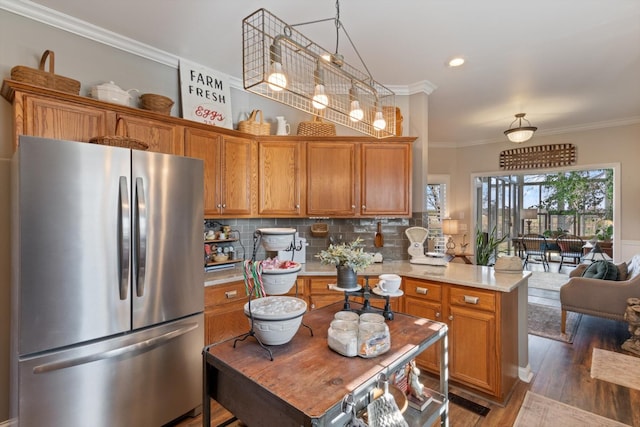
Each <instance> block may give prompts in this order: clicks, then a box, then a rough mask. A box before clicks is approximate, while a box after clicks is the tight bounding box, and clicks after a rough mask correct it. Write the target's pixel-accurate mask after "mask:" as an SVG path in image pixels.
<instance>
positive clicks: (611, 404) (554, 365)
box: [177, 293, 640, 427]
mask: <svg viewBox="0 0 640 427" xmlns="http://www.w3.org/2000/svg"><path fill="white" fill-rule="evenodd" d="M549 295H550V294H548V293H542V295H540V297H548V296H549ZM628 337H629V332H628V330H627V324H626V323H623V322H616V321H613V320H606V319H600V318H597V317H592V316H586V315H585V316H583V318H582V321H581V323H580V326H579V328H578V332H577V334H576V337H575V339H574V342H573V344H566V343H562V342H559V341H554V340H551V339H547V338H542V337H538V336H535V335H529V363H530V365H531V368H532V370H533V373H534V376H533V379H532V380H531V382H530V383H525V382H522V381H520V382H518V384H517V385H516V387H515V388H514V390H513V393H512V395H511V397H510V398H509V400H508V401H507V403H506V405H505V406H500V405H497V404H494V403H491V402H488V401H486V400H484V399H481V398H478V397H477V396H474V395H473V394H469V393H467V392H465V391H464V390H462V389H460V388H458V387H455V386H451V387H450V390H451V391H452V392H454V393H456V394H458V395H461V396H463V397H466V398H468V399H470V400H472V401H474V402H477V403H480V404H482V405H484V406H487V407H489V408H490V409H491V411H490V412H489V413H488V414H487V416H485V417H482V416H479V415H477V414H475V413H473V412H470V411H468V410H466V409H464V408H462V407H460V406H457V405H455V404H450V406H449V416H450V425H451V426H452V427H487V426H500V427H502V426H504V427H508V426H512V425H513V423H514V422H515V419H516V417H517V415H518V411H519V410H520V405H521V404H522V401H523V399H524V396H525V394H526V392H527V390H530V391H532V392H534V393H537V394H540V395H543V396H546V397H548V398H551V399H554V400H557V401H559V402H563V403H566V404H567V405H571V406H575V407H577V408H581V409H583V410H586V411H589V412H592V413H594V414H598V415H600V416H603V417H606V418H610V419H613V420H617V421H619V422H622V423H624V424H627V425H630V426H638V427H640V405H638V403H639V402H640V391H638V390H633V389H629V388H626V387H622V386H618V385H616V384H613V383H609V382H606V381H601V380H597V379H592V378H591V375H590V370H591V356H592V352H593V349H594V348H601V349H605V350H610V351H615V352H622V353H625V352H624V351H623V350H621V348H620V346H621V345H622V343H623V342H624V341H625V340H626V339H627V338H628ZM627 354H628V353H627ZM425 381H426V382H428V381H429V379H428V378H427V379H425ZM213 406H214V408H213V409H212V418H213V422H212V423H211V426H219V425H224V422H225V421H226V420H228V419H229V418H231V414H229V413H228V412H226V411H224V409H221V408H219V407H216V406H215V405H213ZM201 425H202V419H201V417H196V418H187V419H184V420H182V421H181V422H180V423H178V424H177V426H180V427H196V426H201ZM234 425H236V424H234ZM268 427H271V426H268ZM273 427H277V426H273Z"/></svg>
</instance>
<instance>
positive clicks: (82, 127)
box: [14, 95, 108, 142]
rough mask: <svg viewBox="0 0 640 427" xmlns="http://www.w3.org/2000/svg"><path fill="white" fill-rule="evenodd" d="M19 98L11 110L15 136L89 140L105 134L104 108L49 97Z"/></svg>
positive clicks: (105, 118) (105, 117)
mask: <svg viewBox="0 0 640 427" xmlns="http://www.w3.org/2000/svg"><path fill="white" fill-rule="evenodd" d="M18 96H19V95H18ZM19 98H20V99H19V100H18V99H17V100H16V101H17V102H16V105H15V110H14V111H15V113H16V116H17V117H16V132H17V134H18V135H20V134H22V135H31V136H39V137H42V138H51V139H66V140H69V141H80V142H88V141H89V140H90V139H91V138H93V137H96V136H103V135H106V134H107V121H108V120H107V112H106V111H105V110H102V109H99V108H94V107H89V106H83V105H78V104H73V103H69V102H64V101H58V100H55V99H51V98H42V97H35V96H28V95H27V96H24V97H19ZM16 142H17V141H16Z"/></svg>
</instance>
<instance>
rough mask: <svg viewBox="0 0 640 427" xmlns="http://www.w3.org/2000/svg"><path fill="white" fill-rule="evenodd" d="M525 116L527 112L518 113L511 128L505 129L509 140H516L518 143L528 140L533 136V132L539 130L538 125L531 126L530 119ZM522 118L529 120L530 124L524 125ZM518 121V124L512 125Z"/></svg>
mask: <svg viewBox="0 0 640 427" xmlns="http://www.w3.org/2000/svg"><path fill="white" fill-rule="evenodd" d="M524 116H525V113H518V114H516V119H515V120H514V121H513V122H511V124H510V125H509V129H507V130H505V131H504V134H505V135H506V136H507V138H509V141H511V142H515V143H516V144H519V143H521V142H525V141H528V140H530V139H531V137H532V136H533V133H534V132H535V131H536V130H538V128H537V127H535V126H531V123H529V120H527V119H525V118H524ZM522 120H524V121H525V122H527V124H528V126H522ZM516 122H518V126H517V127H512V126H513V125H514V124H515V123H516Z"/></svg>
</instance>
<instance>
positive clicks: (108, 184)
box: [11, 137, 204, 427]
mask: <svg viewBox="0 0 640 427" xmlns="http://www.w3.org/2000/svg"><path fill="white" fill-rule="evenodd" d="M12 189H13V193H12V197H13V201H12V202H13V211H12V250H13V259H12V317H11V318H12V325H11V331H12V343H11V344H12V348H11V355H12V372H11V385H12V388H11V397H12V402H11V412H12V414H11V417H12V420H13V421H14V422H16V421H17V422H18V423H19V425H20V426H21V427H30V426H38V427H42V426H61V427H62V426H64V427H73V426H83V427H85V426H92V427H99V426H104V427H113V426H119V427H125V426H135V427H141V426H152V427H157V426H160V425H163V424H165V423H168V422H170V421H172V420H173V419H175V418H176V417H179V416H181V415H183V414H185V413H188V412H190V411H192V410H197V408H198V407H199V406H200V405H201V403H202V358H201V352H202V348H203V346H204V321H203V317H204V315H203V310H204V283H203V282H204V280H203V268H202V236H203V218H202V215H203V200H202V198H203V166H202V162H201V161H200V160H196V159H190V158H187V157H179V156H170V155H165V154H159V153H151V152H146V151H137V150H129V149H125V148H119V147H109V146H102V145H95V144H88V143H80V142H71V141H58V140H47V139H42V138H35V137H21V138H20V141H19V146H18V149H17V151H16V153H15V155H14V158H13V163H12Z"/></svg>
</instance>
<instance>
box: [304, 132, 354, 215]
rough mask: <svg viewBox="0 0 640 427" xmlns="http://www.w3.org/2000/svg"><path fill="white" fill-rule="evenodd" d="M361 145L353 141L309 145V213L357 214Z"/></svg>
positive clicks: (311, 143) (307, 193)
mask: <svg viewBox="0 0 640 427" xmlns="http://www.w3.org/2000/svg"><path fill="white" fill-rule="evenodd" d="M357 148H358V147H357V145H356V144H355V143H349V142H309V143H308V144H307V191H306V200H307V215H318V216H353V215H355V214H356V213H357V210H356V209H357V208H356V207H357V194H358V192H359V187H360V185H359V178H357V177H359V175H358V172H357V167H358V165H357V157H356V152H357Z"/></svg>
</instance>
